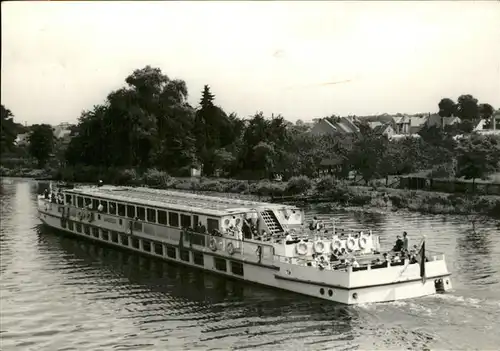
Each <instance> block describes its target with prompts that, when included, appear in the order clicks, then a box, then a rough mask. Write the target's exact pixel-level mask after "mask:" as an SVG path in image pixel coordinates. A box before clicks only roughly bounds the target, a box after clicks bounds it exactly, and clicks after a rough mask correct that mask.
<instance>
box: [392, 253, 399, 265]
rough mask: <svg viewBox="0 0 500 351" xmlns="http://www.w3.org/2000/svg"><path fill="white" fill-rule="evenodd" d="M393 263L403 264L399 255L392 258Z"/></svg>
mask: <svg viewBox="0 0 500 351" xmlns="http://www.w3.org/2000/svg"><path fill="white" fill-rule="evenodd" d="M392 262H394V263H400V262H401V258H400V257H399V255H398V254H396V255H394V257H393V258H392Z"/></svg>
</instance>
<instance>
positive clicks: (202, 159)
mask: <svg viewBox="0 0 500 351" xmlns="http://www.w3.org/2000/svg"><path fill="white" fill-rule="evenodd" d="M125 82H126V86H125V87H123V88H121V89H118V90H116V91H113V92H111V93H110V94H109V95H108V96H107V98H106V99H105V101H104V102H103V103H102V104H99V105H96V106H94V107H93V108H92V109H90V110H88V111H84V112H82V114H81V116H80V118H79V120H78V125H77V127H76V128H75V130H74V131H73V138H72V140H71V142H70V144H69V146H68V147H67V150H65V152H64V163H65V164H67V165H68V166H70V167H73V168H74V169H78V167H94V168H95V169H96V170H97V172H99V173H105V172H108V171H109V170H110V169H112V170H116V169H134V170H136V171H138V172H145V171H146V170H148V169H158V170H162V171H165V172H167V173H168V174H171V175H179V176H184V175H188V174H189V170H190V169H191V167H197V166H202V172H203V175H205V176H213V175H217V174H220V175H222V176H226V177H236V178H244V179H266V178H267V179H272V178H273V177H275V176H276V175H277V174H280V175H282V176H283V177H284V178H285V179H287V178H290V177H292V176H298V175H306V176H308V177H315V176H317V175H318V170H319V165H320V163H321V161H322V160H325V159H334V160H335V162H334V166H333V167H332V168H333V173H334V174H335V176H337V177H339V178H345V177H347V175H348V174H349V172H350V171H356V173H357V174H359V175H360V176H361V178H362V179H363V180H364V181H365V182H366V183H368V182H369V181H370V180H372V179H375V178H384V177H388V176H389V175H401V174H406V173H411V172H416V171H419V170H427V169H438V170H439V171H441V173H443V172H444V171H446V172H444V173H447V174H448V175H450V176H453V175H455V174H456V175H458V176H466V177H468V178H472V179H475V178H481V177H484V176H486V175H487V174H489V173H492V172H495V171H496V170H497V169H498V162H499V161H500V144H499V143H498V140H497V139H495V138H494V137H483V136H474V137H473V138H470V139H466V140H463V141H458V142H457V141H456V140H455V139H454V138H453V136H455V135H457V134H460V133H463V132H464V130H463V128H464V127H463V126H458V127H446V128H445V129H443V128H437V127H431V128H424V129H422V131H421V132H420V135H421V138H404V139H399V140H394V141H391V140H388V139H387V138H385V137H381V136H380V135H378V134H376V133H374V132H373V131H372V130H371V129H370V128H369V127H367V125H365V124H363V123H361V124H359V127H360V131H361V132H360V133H358V134H343V135H325V136H314V135H312V134H310V133H308V132H307V127H306V126H305V125H304V123H302V122H301V121H298V122H297V123H296V124H292V123H290V122H288V121H286V120H285V119H284V118H283V117H282V116H280V115H278V116H270V117H269V116H265V115H264V113H263V112H258V113H256V114H255V115H254V116H252V117H250V118H247V119H242V118H239V117H238V116H236V114H234V113H230V114H227V113H226V112H225V111H224V110H223V108H222V107H220V106H218V105H217V104H216V96H215V94H214V93H213V92H212V91H211V89H210V87H209V86H208V85H206V86H205V87H204V88H203V91H202V92H201V98H200V102H199V106H198V107H196V108H195V107H193V106H191V105H190V104H189V103H188V102H187V97H188V89H187V86H186V83H185V82H184V81H183V80H180V79H171V78H169V77H168V76H167V75H165V74H164V73H162V72H161V70H160V69H158V68H153V67H150V66H146V67H144V68H142V69H137V70H135V71H133V72H132V74H131V75H129V76H128V77H127V78H126V79H125ZM438 107H439V114H440V115H441V116H442V117H449V116H452V115H454V116H458V117H460V118H461V119H462V120H470V121H474V120H477V119H481V118H483V119H489V118H491V116H492V115H493V107H492V106H491V105H489V104H478V101H477V99H475V98H474V97H473V96H471V95H462V96H460V97H459V98H458V102H457V103H455V102H454V101H453V100H451V99H448V98H445V99H442V100H441V101H440V102H439V104H438ZM4 111H7V112H4ZM330 118H337V117H336V116H331V117H330ZM4 120H5V121H7V123H6V124H5V126H6V127H5V131H4V127H3V126H4V123H3V122H4ZM11 120H12V113H10V111H8V110H6V109H4V107H3V106H2V148H4V144H5V145H11V144H12V133H11V132H10V130H11V129H9V128H10V127H9V126H10V124H9V123H10V122H8V121H11ZM49 129H50V128H47V126H46V125H40V126H34V127H32V130H33V132H32V134H31V136H30V141H31V144H32V146H30V152H31V155H32V156H33V157H35V158H36V159H37V160H38V162H39V165H40V166H43V165H44V164H45V163H46V161H47V159H48V156H49V155H50V154H51V153H53V149H54V146H57V145H56V144H54V141H53V136H52V134H51V132H50V131H49ZM14 138H15V136H14ZM4 140H5V142H4ZM56 148H57V147H56ZM55 154H56V155H57V154H60V153H58V152H57V150H56V152H55Z"/></svg>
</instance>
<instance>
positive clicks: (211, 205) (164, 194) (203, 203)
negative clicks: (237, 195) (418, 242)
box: [65, 186, 297, 216]
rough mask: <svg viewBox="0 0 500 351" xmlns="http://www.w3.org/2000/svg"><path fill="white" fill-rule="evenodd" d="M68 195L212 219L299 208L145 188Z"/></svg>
mask: <svg viewBox="0 0 500 351" xmlns="http://www.w3.org/2000/svg"><path fill="white" fill-rule="evenodd" d="M65 193H67V194H74V195H80V196H87V197H94V198H99V199H105V200H111V201H118V202H124V203H130V204H139V205H146V206H150V207H159V208H166V209H176V210H182V211H185V212H196V213H205V214H208V215H212V216H225V215H231V214H234V213H242V212H249V211H252V210H256V209H259V210H262V209H278V208H280V209H296V208H297V207H295V206H289V205H281V204H273V203H269V202H258V201H249V200H240V199H232V198H226V197H220V196H208V195H199V194H193V193H186V192H180V191H171V190H160V189H151V188H142V187H137V188H134V187H116V186H101V187H97V186H82V187H77V188H74V189H68V190H65Z"/></svg>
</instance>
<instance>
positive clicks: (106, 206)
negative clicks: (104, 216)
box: [101, 200, 108, 213]
mask: <svg viewBox="0 0 500 351" xmlns="http://www.w3.org/2000/svg"><path fill="white" fill-rule="evenodd" d="M101 205H102V213H108V202H107V201H104V200H101Z"/></svg>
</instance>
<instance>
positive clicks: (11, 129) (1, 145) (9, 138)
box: [0, 105, 17, 153]
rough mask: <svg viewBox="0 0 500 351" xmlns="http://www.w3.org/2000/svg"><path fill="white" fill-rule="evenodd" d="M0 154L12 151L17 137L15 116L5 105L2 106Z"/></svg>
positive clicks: (0, 108)
mask: <svg viewBox="0 0 500 351" xmlns="http://www.w3.org/2000/svg"><path fill="white" fill-rule="evenodd" d="M0 113H1V115H0V117H1V119H0V153H3V152H5V151H10V150H12V148H13V147H14V141H15V140H16V137H17V131H16V124H15V123H14V115H13V114H12V112H11V111H10V110H9V109H8V108H6V107H5V106H4V105H1V106H0Z"/></svg>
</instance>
